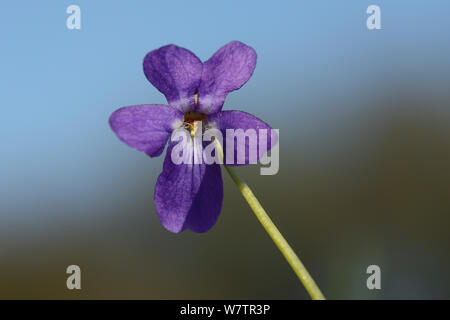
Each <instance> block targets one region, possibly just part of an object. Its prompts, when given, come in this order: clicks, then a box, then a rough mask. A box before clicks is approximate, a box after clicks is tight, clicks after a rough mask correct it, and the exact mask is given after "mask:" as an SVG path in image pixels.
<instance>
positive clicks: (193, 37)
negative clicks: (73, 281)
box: [0, 1, 450, 299]
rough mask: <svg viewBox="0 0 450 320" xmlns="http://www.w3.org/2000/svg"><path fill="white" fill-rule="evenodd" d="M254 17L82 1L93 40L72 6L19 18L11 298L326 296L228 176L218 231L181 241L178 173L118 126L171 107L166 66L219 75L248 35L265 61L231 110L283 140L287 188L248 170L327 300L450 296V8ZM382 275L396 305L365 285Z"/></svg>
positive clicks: (7, 205)
mask: <svg viewBox="0 0 450 320" xmlns="http://www.w3.org/2000/svg"><path fill="white" fill-rule="evenodd" d="M252 3H253V4H251V3H250V2H249V3H246V4H243V3H241V2H238V1H230V2H227V3H226V4H225V3H220V2H211V1H193V2H190V3H187V2H184V1H183V2H182V1H168V2H167V3H164V4H163V3H160V2H156V1H154V2H153V1H145V2H144V1H135V2H133V4H129V3H126V2H124V1H123V2H122V3H120V4H118V3H114V4H111V3H109V2H107V1H95V3H94V2H92V1H78V2H77V3H76V4H78V5H80V7H81V10H82V29H81V30H79V31H69V30H67V29H66V28H65V19H66V17H67V14H66V13H65V9H66V7H67V6H68V5H70V4H72V2H69V1H61V2H60V3H58V5H55V3H54V2H50V1H43V2H40V3H39V4H36V3H34V2H26V1H17V2H14V3H12V2H10V3H6V2H5V3H2V4H1V7H0V9H1V10H0V12H2V15H3V16H2V17H1V19H0V21H1V24H2V26H1V28H0V30H1V32H2V36H3V39H4V48H3V53H2V61H1V64H2V70H4V71H3V72H2V75H1V76H0V81H1V85H2V88H4V90H2V113H3V124H2V126H1V128H0V130H1V131H0V132H1V133H2V136H3V137H4V141H3V146H2V148H1V151H0V152H1V154H0V155H1V159H2V162H1V166H0V174H1V183H0V192H1V193H0V298H2V299H12V298H27V299H51V298H60V299H79V298H87V299H130V298H134V299H304V298H308V296H307V294H306V292H305V290H304V289H303V287H302V286H301V284H300V283H299V281H298V280H297V278H296V277H295V274H294V273H293V272H292V270H291V269H290V268H289V266H288V264H287V263H286V262H285V260H284V258H283V257H282V256H281V254H280V253H279V252H278V250H277V249H276V247H275V245H274V244H273V243H272V241H271V240H270V238H269V237H268V236H267V234H266V233H265V232H264V230H263V228H262V227H261V226H260V225H259V223H258V221H257V219H256V218H255V217H254V215H253V213H252V212H251V210H250V209H249V208H248V206H247V204H246V202H245V201H244V199H243V198H242V196H241V195H240V194H239V192H238V191H237V188H236V187H235V186H234V184H233V183H232V181H231V179H230V178H229V177H228V176H227V174H226V172H225V171H223V178H224V185H225V190H224V193H225V197H224V205H223V209H222V213H221V216H220V218H219V221H218V223H217V224H216V226H215V227H214V228H213V229H212V230H210V231H209V232H207V233H204V234H194V233H191V232H189V231H185V232H183V233H181V234H172V233H170V232H168V231H166V230H165V229H164V228H163V227H162V226H161V224H160V223H159V220H158V218H157V216H156V212H155V208H154V203H153V187H154V183H155V181H156V178H157V176H158V174H159V173H160V171H161V167H162V160H163V158H162V157H161V158H157V159H150V158H148V157H147V156H145V155H144V154H142V153H139V152H137V151H134V150H132V149H130V148H128V147H126V146H125V145H124V144H122V143H121V142H120V141H119V140H118V139H117V138H116V137H115V136H114V134H113V133H112V132H111V131H110V129H109V127H108V124H107V119H108V117H109V115H110V114H111V113H112V112H113V111H114V110H115V109H117V108H118V107H121V106H126V105H133V104H141V103H164V97H163V96H162V95H161V94H159V93H158V92H157V91H156V89H154V88H153V87H152V86H151V85H150V84H148V83H147V82H146V80H145V77H144V76H143V72H142V69H141V61H142V58H143V57H144V55H145V54H146V53H147V52H148V51H150V50H152V49H155V48H157V47H159V46H161V45H164V44H167V43H176V44H178V45H180V46H185V47H187V48H189V49H191V50H192V51H194V52H195V53H197V54H198V55H199V57H200V58H201V59H203V60H206V59H207V58H208V57H209V56H210V55H211V54H212V53H214V51H215V50H216V49H217V48H219V47H220V46H221V45H223V44H225V43H227V42H228V41H230V40H235V39H236V40H241V41H243V42H245V43H248V44H249V45H251V46H253V47H254V48H255V50H256V51H257V52H258V65H257V68H256V71H255V74H254V75H253V77H252V79H251V80H250V81H249V83H248V84H246V85H245V86H244V87H243V88H242V89H241V90H239V91H237V92H235V93H232V94H230V95H229V97H228V99H227V101H226V104H225V107H224V109H241V110H244V111H248V112H251V113H253V114H255V115H256V116H258V117H260V118H261V119H263V120H265V121H267V122H268V123H269V124H271V125H272V127H274V128H278V129H280V171H279V173H278V174H277V175H274V176H260V175H259V169H258V167H254V166H253V167H246V168H239V171H240V172H241V174H242V175H243V177H244V178H245V179H246V180H247V182H248V183H249V185H250V186H251V187H252V188H253V191H254V193H255V194H256V195H257V196H258V197H259V199H260V201H261V202H262V204H263V206H264V207H265V208H266V210H267V211H268V212H269V214H270V215H271V217H272V219H273V220H274V222H275V223H276V225H277V226H278V227H279V229H280V230H281V232H282V233H283V234H284V235H285V236H286V238H287V239H288V241H289V242H290V244H291V245H292V247H293V248H294V250H295V251H296V252H297V253H298V254H299V256H300V257H301V259H302V260H303V262H304V263H305V265H306V267H307V268H308V269H309V271H310V273H311V274H312V276H313V277H314V278H315V279H316V281H317V283H318V285H319V286H320V287H321V289H322V290H323V292H324V294H325V295H326V297H327V298H331V299H419V298H423V299H434V298H440V299H448V298H450V289H449V288H450V275H449V273H448V270H449V268H450V253H449V252H450V234H449V227H450V187H449V185H450V170H449V169H450V126H449V125H450V108H449V107H450V92H449V90H448V89H449V83H450V58H449V57H450V43H449V39H450V37H449V35H450V34H449V30H450V21H449V20H448V19H447V16H446V14H447V12H448V9H449V7H450V4H449V3H448V2H445V1H427V2H425V1H396V2H395V3H392V1H377V2H376V4H378V5H380V7H381V12H382V30H374V31H369V30H368V29H367V28H366V25H365V20H366V18H367V16H368V15H367V14H366V12H365V10H366V8H367V6H368V5H370V4H374V3H372V1H345V2H344V1H341V2H339V3H338V2H336V1H318V2H315V3H314V4H312V3H310V4H306V3H303V4H302V2H300V1H286V2H283V4H281V3H275V2H268V1H261V2H258V5H256V3H255V2H252ZM25 5H26V6H25ZM24 7H27V8H28V9H27V10H24V9H23V8H24ZM193 17H195V18H193ZM35 19H38V20H37V21H39V23H38V22H36V20H35ZM71 264H76V265H79V266H80V267H81V270H82V284H81V285H82V289H81V290H79V291H77V290H73V291H69V290H67V288H66V278H67V276H68V275H67V274H66V273H65V270H66V268H67V266H68V265H71ZM372 264H376V265H379V266H380V268H381V286H382V289H381V290H372V291H370V290H368V289H367V287H366V279H367V277H368V275H367V274H366V268H367V267H368V266H369V265H372Z"/></svg>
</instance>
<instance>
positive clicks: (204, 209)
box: [154, 142, 223, 233]
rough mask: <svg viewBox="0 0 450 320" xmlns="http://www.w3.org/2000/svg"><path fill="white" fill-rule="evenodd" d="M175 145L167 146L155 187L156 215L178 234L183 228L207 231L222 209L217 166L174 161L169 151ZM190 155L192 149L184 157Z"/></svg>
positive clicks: (173, 143) (219, 177) (168, 228)
mask: <svg viewBox="0 0 450 320" xmlns="http://www.w3.org/2000/svg"><path fill="white" fill-rule="evenodd" d="M175 145H176V143H175V142H172V143H170V144H169V147H168V148H167V154H166V157H165V159H164V165H163V171H162V173H161V174H160V175H159V177H158V180H157V182H156V186H155V194H154V200H155V205H156V211H157V213H158V217H159V219H160V221H161V223H162V225H163V226H164V227H165V228H166V229H167V230H169V231H171V232H175V233H178V232H181V231H183V230H184V229H186V228H189V229H191V230H192V231H195V232H204V231H207V230H208V229H209V228H211V227H212V226H213V225H214V223H215V222H216V220H217V217H218V215H219V213H220V210H221V208H222V198H223V190H222V177H221V174H220V167H219V166H218V165H206V164H184V163H183V164H178V165H177V164H174V163H173V162H172V159H171V153H172V150H173V149H174V147H175ZM198 152H201V150H199V151H198ZM184 156H185V155H184V154H183V157H184ZM192 156H193V151H192V149H191V150H190V152H189V153H188V155H187V157H186V158H185V160H187V158H188V157H192ZM191 160H192V158H191Z"/></svg>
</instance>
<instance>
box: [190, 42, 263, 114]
mask: <svg viewBox="0 0 450 320" xmlns="http://www.w3.org/2000/svg"><path fill="white" fill-rule="evenodd" d="M255 66H256V52H255V50H253V48H251V47H249V46H247V45H245V44H243V43H242V42H239V41H232V42H230V43H228V44H227V45H225V46H223V47H222V48H220V49H219V50H218V51H217V52H216V53H215V54H214V55H213V56H212V57H211V58H210V59H209V60H208V61H206V62H205V63H204V64H203V72H202V77H201V82H200V87H199V89H198V104H199V105H198V107H197V110H196V111H198V112H202V113H205V114H212V113H215V112H218V111H220V109H221V108H222V106H223V103H224V101H225V97H226V96H227V94H228V92H231V91H233V90H237V89H239V88H240V87H242V86H243V85H244V84H245V83H246V82H247V80H248V79H250V77H251V75H252V73H253V70H254V69H255Z"/></svg>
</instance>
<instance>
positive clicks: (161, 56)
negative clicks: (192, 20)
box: [144, 44, 203, 112]
mask: <svg viewBox="0 0 450 320" xmlns="http://www.w3.org/2000/svg"><path fill="white" fill-rule="evenodd" d="M202 69H203V64H202V62H201V61H200V59H199V58H197V56H196V55H195V54H193V53H192V52H190V51H189V50H186V49H184V48H181V47H178V46H175V45H173V44H171V45H168V46H164V47H161V48H159V49H157V50H153V51H151V52H149V53H148V54H147V55H146V56H145V58H144V73H145V76H146V77H147V79H148V81H150V82H151V83H152V84H153V85H154V86H155V87H156V88H157V89H158V90H159V91H161V92H162V93H163V94H164V95H165V96H166V98H167V101H168V102H169V104H170V105H171V106H173V107H175V108H177V109H178V110H180V111H182V112H186V111H189V110H193V108H194V94H195V93H196V91H197V88H198V86H199V84H200V78H201V75H202Z"/></svg>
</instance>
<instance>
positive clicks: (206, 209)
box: [185, 164, 223, 232]
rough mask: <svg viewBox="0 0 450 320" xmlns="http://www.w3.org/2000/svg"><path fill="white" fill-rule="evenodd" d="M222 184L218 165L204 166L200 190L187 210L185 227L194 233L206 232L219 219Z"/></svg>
mask: <svg viewBox="0 0 450 320" xmlns="http://www.w3.org/2000/svg"><path fill="white" fill-rule="evenodd" d="M222 200H223V183H222V173H221V171H220V165H218V164H211V165H206V166H205V175H204V176H203V180H202V183H201V185H200V189H199V191H198V193H197V196H196V197H195V200H194V202H193V204H192V207H191V209H190V210H189V213H188V216H187V219H186V222H185V227H186V228H188V229H190V230H191V231H194V232H206V231H208V230H209V229H211V228H212V227H213V226H214V225H215V224H216V221H217V218H219V214H220V210H221V209H222Z"/></svg>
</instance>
